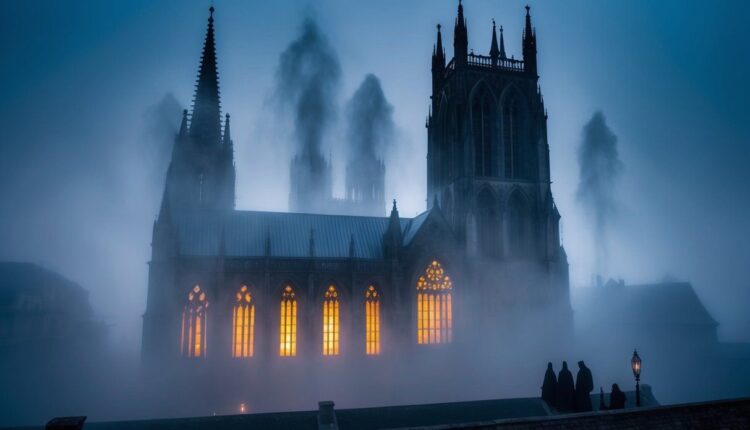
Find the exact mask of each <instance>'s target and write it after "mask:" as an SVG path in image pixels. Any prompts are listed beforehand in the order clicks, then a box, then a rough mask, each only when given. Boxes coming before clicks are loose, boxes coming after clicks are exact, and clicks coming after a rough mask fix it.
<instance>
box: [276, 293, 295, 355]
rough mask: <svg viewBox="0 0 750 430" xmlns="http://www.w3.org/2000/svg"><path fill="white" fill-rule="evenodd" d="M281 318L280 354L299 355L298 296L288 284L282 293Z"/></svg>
mask: <svg viewBox="0 0 750 430" xmlns="http://www.w3.org/2000/svg"><path fill="white" fill-rule="evenodd" d="M280 316H281V319H280V324H279V355H280V356H282V357H294V356H295V355H297V298H296V297H295V295H294V289H293V288H292V287H291V286H290V285H287V286H286V287H284V292H283V293H282V295H281V314H280Z"/></svg>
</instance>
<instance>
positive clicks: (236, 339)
mask: <svg viewBox="0 0 750 430" xmlns="http://www.w3.org/2000/svg"><path fill="white" fill-rule="evenodd" d="M232 329H233V331H232V357H235V358H247V357H252V356H253V340H254V337H255V303H254V302H253V297H252V295H251V294H250V291H248V288H247V285H243V286H242V287H240V289H239V291H237V294H235V303H234V310H233V312H232Z"/></svg>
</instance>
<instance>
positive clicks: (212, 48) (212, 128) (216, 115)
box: [190, 6, 221, 145]
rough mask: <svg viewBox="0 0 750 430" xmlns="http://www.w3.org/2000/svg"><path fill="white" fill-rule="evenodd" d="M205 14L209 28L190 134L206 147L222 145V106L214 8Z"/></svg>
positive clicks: (195, 95)
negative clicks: (207, 14) (207, 15)
mask: <svg viewBox="0 0 750 430" xmlns="http://www.w3.org/2000/svg"><path fill="white" fill-rule="evenodd" d="M208 11H209V17H208V27H207V28H206V39H205V41H204V43H203V53H202V55H201V62H200V67H199V68H198V79H197V84H196V86H195V94H194V96H193V115H192V118H191V121H190V135H191V136H192V137H194V138H197V140H198V141H199V142H200V143H202V144H206V145H210V144H218V143H220V142H221V104H220V101H219V74H218V71H217V66H216V42H215V38H214V8H213V6H211V7H210V8H209V9H208Z"/></svg>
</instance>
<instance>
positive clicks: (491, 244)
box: [427, 2, 560, 260]
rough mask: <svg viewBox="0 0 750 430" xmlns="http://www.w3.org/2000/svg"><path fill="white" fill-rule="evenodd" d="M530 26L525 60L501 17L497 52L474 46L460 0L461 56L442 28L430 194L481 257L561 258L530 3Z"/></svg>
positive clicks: (435, 63)
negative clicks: (509, 47) (508, 41)
mask: <svg viewBox="0 0 750 430" xmlns="http://www.w3.org/2000/svg"><path fill="white" fill-rule="evenodd" d="M525 24H526V25H525V29H524V33H523V47H522V48H523V59H515V58H513V57H510V58H508V57H507V55H506V51H505V43H504V42H505V40H504V37H503V33H502V27H501V28H500V41H499V42H498V37H497V29H496V26H495V23H494V20H493V23H492V33H491V37H490V38H489V39H490V40H488V42H490V43H489V45H490V49H489V55H487V56H485V55H475V54H474V53H473V51H472V52H471V53H468V54H467V47H468V38H467V25H468V24H467V20H466V18H465V17H464V8H463V5H462V4H461V3H460V2H459V5H458V16H457V18H456V24H455V27H454V58H453V60H451V61H450V62H449V63H448V64H447V65H446V64H445V54H444V52H443V49H442V35H441V34H440V27H439V26H438V33H437V43H436V45H435V48H434V49H433V55H432V88H433V91H432V103H431V106H432V108H431V112H430V116H429V118H428V122H427V131H428V155H427V164H428V165H427V175H428V178H427V188H428V195H427V201H428V202H432V201H433V200H434V199H435V198H436V197H437V199H438V200H439V201H440V205H441V207H442V210H443V212H444V213H445V214H446V217H447V218H448V220H449V222H450V223H451V224H452V226H453V228H454V230H455V232H456V234H457V236H458V238H459V240H460V241H461V242H462V243H463V244H464V245H465V246H466V250H467V252H469V254H471V255H475V256H477V257H481V258H488V259H495V260H504V259H505V260H507V259H532V260H550V259H551V260H555V259H557V258H558V256H559V252H560V246H559V233H558V219H559V215H558V213H557V210H556V208H555V205H554V202H553V200H552V194H551V190H550V170H549V159H548V153H549V147H548V144H547V116H546V112H545V109H544V103H543V99H542V96H541V93H540V91H539V87H538V86H537V85H538V84H537V83H538V76H537V63H536V34H535V32H534V29H533V28H532V26H531V14H530V11H529V8H528V7H527V8H526V23H525Z"/></svg>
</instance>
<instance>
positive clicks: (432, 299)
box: [417, 261, 453, 345]
mask: <svg viewBox="0 0 750 430" xmlns="http://www.w3.org/2000/svg"><path fill="white" fill-rule="evenodd" d="M452 290H453V281H451V278H450V277H449V276H448V275H447V274H446V273H445V270H444V269H443V266H442V265H441V264H440V263H439V262H438V261H433V262H432V263H430V265H429V266H427V269H425V274H424V275H423V276H420V277H419V279H418V280H417V343H418V344H420V345H425V344H435V343H450V342H451V341H452V340H453V303H452V298H451V292H452Z"/></svg>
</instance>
